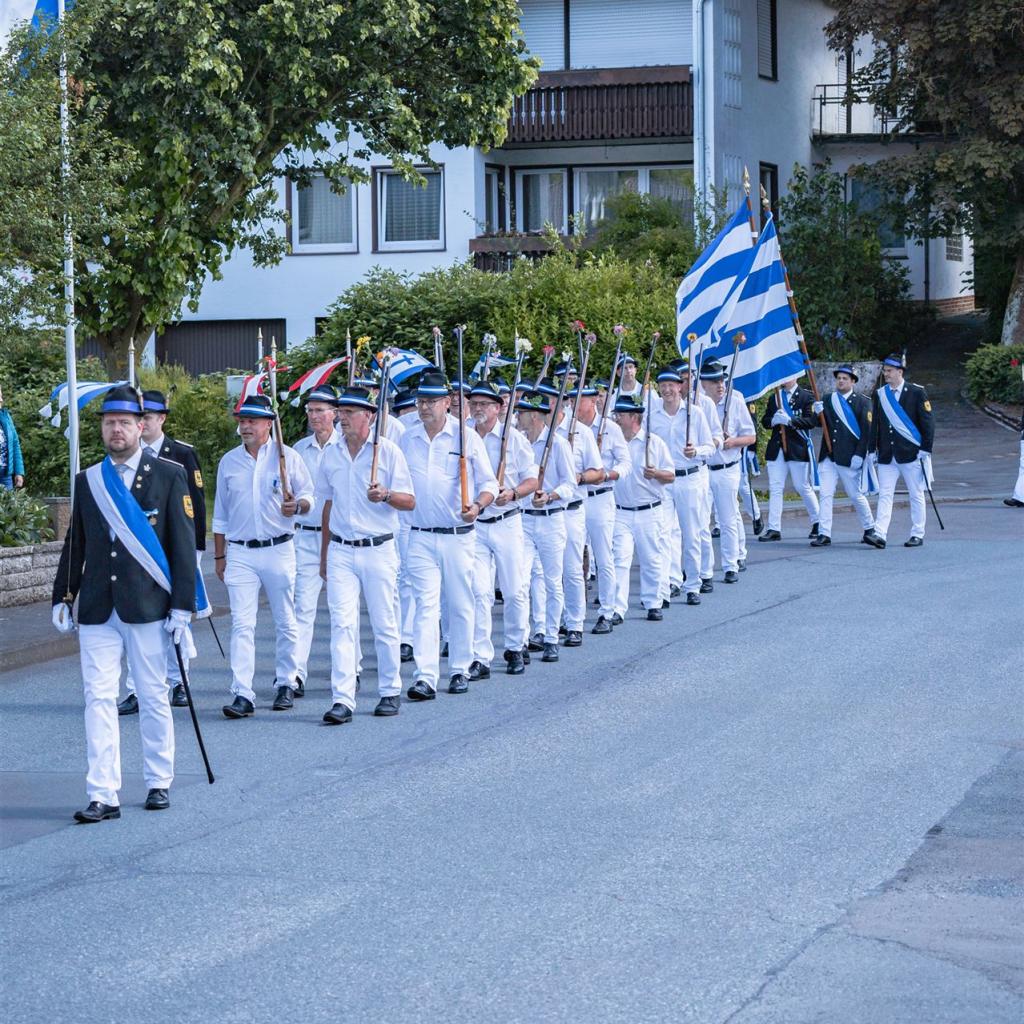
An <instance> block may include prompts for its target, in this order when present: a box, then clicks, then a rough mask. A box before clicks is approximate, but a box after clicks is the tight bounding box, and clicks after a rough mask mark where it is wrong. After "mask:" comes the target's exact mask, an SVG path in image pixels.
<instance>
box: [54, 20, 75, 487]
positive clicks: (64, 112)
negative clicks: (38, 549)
mask: <svg viewBox="0 0 1024 1024" xmlns="http://www.w3.org/2000/svg"><path fill="white" fill-rule="evenodd" d="M63 21H64V0H57V27H58V30H59V29H60V27H61V25H62V23H63ZM60 177H61V181H62V182H63V184H64V185H65V187H67V185H68V183H69V179H70V178H71V143H70V139H69V124H68V65H67V55H66V50H65V48H64V42H63V40H61V48H60ZM75 347H76V346H75V253H74V235H73V233H72V230H71V213H70V211H69V210H68V209H65V211H64V360H65V363H66V365H67V375H68V448H69V451H68V461H69V463H70V466H71V484H70V490H69V494H70V495H71V503H72V507H73V506H74V501H75V477H76V476H78V436H79V433H78V359H77V357H76V354H75Z"/></svg>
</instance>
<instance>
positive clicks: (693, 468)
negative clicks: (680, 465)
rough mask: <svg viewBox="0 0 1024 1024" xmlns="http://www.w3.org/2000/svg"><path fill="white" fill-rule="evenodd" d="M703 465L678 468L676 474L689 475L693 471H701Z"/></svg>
mask: <svg viewBox="0 0 1024 1024" xmlns="http://www.w3.org/2000/svg"><path fill="white" fill-rule="evenodd" d="M703 468H704V467H703V466H691V467H690V468H689V469H677V470H676V476H689V475H690V474H691V473H699V472H700V471H701V470H702V469H703Z"/></svg>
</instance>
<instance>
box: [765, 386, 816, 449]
mask: <svg viewBox="0 0 1024 1024" xmlns="http://www.w3.org/2000/svg"><path fill="white" fill-rule="evenodd" d="M813 403H814V395H812V394H811V393H810V391H808V390H807V388H801V387H798V388H797V389H796V391H794V392H793V394H792V396H791V397H790V399H789V404H790V406H791V407H792V409H793V422H792V423H791V424H790V425H789V426H788V427H773V426H772V417H773V416H774V415H775V414H776V413H777V412H778V411H779V405H778V403H777V402H776V400H775V392H774V391H773V392H772V396H771V398H769V399H768V408H767V409H765V411H764V415H763V416H762V417H761V426H762V427H768V428H770V429H771V432H772V436H771V437H770V438H769V439H768V447H767V448H766V449H765V453H764V457H765V459H766V460H767V461H768V462H774V461H775V459H776V458H778V455H779V452H780V451H781V450H782V440H781V438H782V431H783V430H785V431H786V461H787V462H810V461H811V456H810V453H809V452H808V451H807V442H806V441H805V440H804V439H803V438H802V437H801V436H800V435H799V434H798V433H797V431H798V430H812V429H813V428H814V427H816V426H817V425H818V423H819V420H818V417H817V416H815V415H814V413H812V412H811V405H813Z"/></svg>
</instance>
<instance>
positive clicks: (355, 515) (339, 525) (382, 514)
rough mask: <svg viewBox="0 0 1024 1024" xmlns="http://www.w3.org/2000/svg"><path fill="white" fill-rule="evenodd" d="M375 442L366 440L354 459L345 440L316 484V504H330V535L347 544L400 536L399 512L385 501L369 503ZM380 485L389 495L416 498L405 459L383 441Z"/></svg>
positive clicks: (394, 446)
mask: <svg viewBox="0 0 1024 1024" xmlns="http://www.w3.org/2000/svg"><path fill="white" fill-rule="evenodd" d="M372 464H373V441H372V440H371V439H370V438H367V439H366V442H365V443H364V444H363V446H362V448H360V449H359V451H358V452H357V453H356V457H355V458H354V459H353V458H352V454H351V452H349V450H348V444H346V442H345V440H344V439H343V438H342V439H340V440H339V442H338V443H337V444H335V445H331V447H330V449H329V450H328V451H327V452H326V454H325V455H324V460H323V463H322V464H321V466H320V475H319V477H318V478H317V482H316V499H317V504H318V505H319V506H320V507H321V508H322V507H323V503H324V502H326V501H330V502H331V514H330V518H329V520H328V526H329V529H330V531H331V533H333V534H335V535H336V536H338V537H342V538H344V539H345V540H364V539H365V538H367V537H380V536H381V535H383V534H385V533H394V534H397V533H398V527H399V520H398V510H397V509H394V508H392V507H391V505H390V504H388V503H387V502H384V501H370V499H369V498H368V497H367V496H366V492H367V490H368V489H369V486H370V467H371V466H372ZM377 483H379V484H380V485H381V487H383V488H384V489H385V490H387V491H396V492H398V493H399V494H414V493H415V492H414V491H413V483H412V477H411V476H410V475H409V466H408V464H407V463H406V461H405V456H404V455H403V454H402V451H401V449H400V448H399V447H398V445H397V444H395V443H394V441H389V440H388V439H387V438H386V437H382V438H381V439H380V445H379V448H378V452H377Z"/></svg>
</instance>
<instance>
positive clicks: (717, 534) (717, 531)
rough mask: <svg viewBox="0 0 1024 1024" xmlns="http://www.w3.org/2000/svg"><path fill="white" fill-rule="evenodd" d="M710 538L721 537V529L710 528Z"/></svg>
mask: <svg viewBox="0 0 1024 1024" xmlns="http://www.w3.org/2000/svg"><path fill="white" fill-rule="evenodd" d="M711 536H712V537H721V536H722V531H721V529H720V528H719V527H717V526H715V527H712V530H711Z"/></svg>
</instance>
